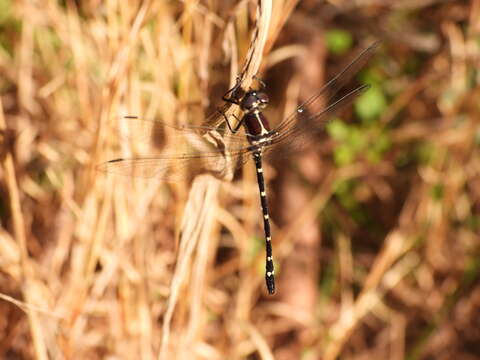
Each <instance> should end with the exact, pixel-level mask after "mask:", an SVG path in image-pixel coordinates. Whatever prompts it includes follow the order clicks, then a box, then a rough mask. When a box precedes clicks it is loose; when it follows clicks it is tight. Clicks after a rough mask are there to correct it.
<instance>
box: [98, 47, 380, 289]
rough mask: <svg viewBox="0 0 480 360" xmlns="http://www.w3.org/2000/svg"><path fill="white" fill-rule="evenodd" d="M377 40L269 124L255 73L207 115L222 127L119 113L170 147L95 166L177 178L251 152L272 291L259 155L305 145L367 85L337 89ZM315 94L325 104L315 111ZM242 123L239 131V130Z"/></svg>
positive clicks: (224, 165)
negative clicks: (252, 83)
mask: <svg viewBox="0 0 480 360" xmlns="http://www.w3.org/2000/svg"><path fill="white" fill-rule="evenodd" d="M378 45H379V42H375V43H373V44H371V45H370V46H369V47H367V48H366V49H364V50H363V51H361V52H360V54H359V55H357V57H356V58H355V59H354V60H353V61H351V62H350V63H349V64H348V65H347V66H346V67H345V68H344V69H343V70H342V71H341V72H339V73H338V74H337V75H336V76H335V77H333V78H332V79H331V80H330V81H328V82H327V83H326V84H325V85H324V86H323V87H322V88H320V89H319V90H318V91H317V92H316V93H315V94H314V95H312V96H311V97H310V98H309V99H308V100H307V101H305V102H304V103H303V104H301V105H300V106H298V107H297V108H296V109H295V111H294V112H293V113H292V114H291V115H290V116H288V117H286V118H285V119H284V120H282V121H281V122H280V123H279V125H277V126H276V127H275V128H273V129H272V128H271V127H270V124H269V122H268V120H267V118H266V116H265V115H264V114H263V110H264V109H265V108H266V107H267V105H268V103H269V98H268V95H267V93H266V84H265V83H264V82H263V81H262V80H260V79H258V78H255V79H256V80H257V81H258V83H259V86H258V87H257V88H249V89H248V91H246V90H244V89H242V87H241V81H239V80H237V84H236V85H235V86H234V87H233V88H232V89H230V90H228V91H227V92H226V93H225V95H224V96H223V97H222V99H223V100H224V101H225V105H224V106H223V108H221V109H219V110H218V111H217V112H216V113H215V114H213V115H212V116H210V117H209V118H207V121H206V122H205V123H207V124H209V123H211V120H215V119H217V118H218V117H221V118H223V119H221V121H222V123H225V124H226V126H224V128H223V129H221V127H220V126H219V125H216V126H209V125H204V126H192V125H178V126H175V125H170V124H166V123H163V122H160V121H156V120H145V119H141V118H139V117H137V116H126V117H123V118H121V119H119V126H120V127H123V128H127V129H129V133H130V134H131V139H132V140H133V141H142V140H143V141H144V142H149V141H150V142H154V141H158V139H163V141H166V142H167V143H170V144H172V145H173V148H172V149H171V150H170V151H168V150H164V151H162V152H160V154H155V155H151V154H148V155H146V156H138V157H130V158H125V157H122V158H116V159H113V160H109V161H107V162H105V163H103V164H100V165H99V169H100V170H102V171H104V172H107V173H114V174H120V175H128V176H139V177H143V178H158V179H162V180H164V181H176V180H178V179H183V178H186V177H187V176H189V175H190V176H191V175H192V174H199V173H210V174H212V175H214V176H216V177H219V178H223V177H225V176H226V175H227V174H229V173H232V171H234V170H235V169H236V168H238V167H241V166H242V165H243V164H244V163H245V162H246V161H248V160H249V159H251V158H253V160H254V162H255V168H256V175H257V183H258V189H259V193H260V204H261V209H262V215H263V227H264V235H265V255H266V256H265V257H266V259H265V282H266V287H267V291H268V293H269V294H270V295H272V294H274V293H275V269H274V261H273V250H272V234H271V227H270V214H269V209H268V201H267V193H266V189H265V179H264V176H263V165H262V160H263V158H264V157H265V156H272V155H273V156H274V155H275V154H276V153H283V154H284V153H287V154H289V153H291V152H295V151H301V150H302V149H305V148H306V147H307V146H308V144H309V140H311V139H313V137H312V135H314V134H316V133H318V132H319V131H321V130H322V129H323V125H324V124H325V123H326V122H327V121H328V120H329V119H330V118H332V116H333V115H334V114H336V113H337V112H339V111H340V110H342V109H344V108H345V107H347V106H349V105H350V104H351V103H352V102H353V101H354V100H355V99H356V98H357V97H358V96H359V95H360V94H362V93H364V92H365V91H366V90H368V89H369V87H370V85H368V84H364V85H360V86H358V87H356V88H354V89H353V90H351V91H348V92H346V93H344V94H343V95H341V96H338V95H337V94H338V93H339V91H340V90H341V89H342V88H344V87H345V85H346V84H347V83H348V82H349V81H350V80H351V79H352V78H353V77H354V76H355V75H356V74H357V73H358V72H359V71H360V69H361V68H362V67H363V66H364V65H365V64H366V63H367V62H368V60H369V59H370V58H371V57H372V55H373V54H374V53H375V50H376V49H377V47H378ZM335 95H337V97H335ZM320 99H322V101H324V102H326V103H327V104H328V105H327V106H325V107H324V108H323V109H322V110H320V111H315V109H316V107H317V108H318V105H319V103H320ZM232 105H235V106H237V107H239V109H240V110H241V113H242V114H243V115H242V117H241V118H238V117H236V116H235V115H233V114H232V115H233V116H234V117H235V119H236V120H237V124H236V125H235V126H232V124H231V123H230V120H229V118H228V117H229V116H227V115H226V113H225V109H226V108H227V107H228V106H232ZM217 120H218V119H217ZM242 127H243V128H244V130H245V131H244V134H239V133H238V132H239V130H240V129H241V128H242ZM160 142H161V141H160ZM179 144H182V145H179ZM167 148H168V147H167Z"/></svg>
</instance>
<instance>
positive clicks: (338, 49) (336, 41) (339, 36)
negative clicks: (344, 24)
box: [326, 29, 353, 55]
mask: <svg viewBox="0 0 480 360" xmlns="http://www.w3.org/2000/svg"><path fill="white" fill-rule="evenodd" d="M326 40H327V48H328V50H329V51H330V52H331V53H333V54H335V55H342V54H344V53H346V52H347V51H348V50H349V49H350V48H351V47H352V43H353V37H352V35H351V34H350V33H349V32H348V31H345V30H341V29H333V30H329V31H327V34H326Z"/></svg>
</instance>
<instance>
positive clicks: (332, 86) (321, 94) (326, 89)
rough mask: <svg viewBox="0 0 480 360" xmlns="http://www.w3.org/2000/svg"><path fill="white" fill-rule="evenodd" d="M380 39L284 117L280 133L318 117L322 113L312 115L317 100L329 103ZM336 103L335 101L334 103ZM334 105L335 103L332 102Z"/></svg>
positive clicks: (373, 49) (358, 68)
mask: <svg viewBox="0 0 480 360" xmlns="http://www.w3.org/2000/svg"><path fill="white" fill-rule="evenodd" d="M379 44H380V42H379V41H377V42H375V43H373V44H372V45H370V46H369V47H368V48H366V49H365V50H363V51H362V52H361V53H360V54H359V55H358V56H357V57H356V58H355V59H354V60H353V61H352V62H351V63H350V64H348V65H347V66H346V67H345V68H344V69H343V70H342V71H341V72H340V73H339V74H338V75H337V76H335V77H334V78H333V79H331V80H330V81H329V82H328V83H326V84H325V85H324V86H323V87H322V88H321V89H320V90H319V91H318V92H317V93H316V94H314V95H313V96H312V97H310V98H309V99H308V100H307V101H305V102H304V103H303V104H301V105H300V106H299V107H298V108H297V109H296V110H295V112H294V113H293V114H291V115H290V116H288V117H287V118H286V119H284V120H283V121H282V122H281V123H280V124H279V125H278V126H277V128H276V129H275V131H277V132H278V133H287V132H288V129H289V128H290V127H294V126H295V124H296V123H299V122H302V121H309V120H311V119H313V118H317V117H318V116H319V115H320V114H322V113H323V111H322V112H321V113H318V114H315V115H312V112H315V110H314V106H315V105H316V102H317V101H318V100H319V99H321V98H324V99H325V100H326V101H327V103H328V102H330V101H331V99H332V98H333V97H334V96H335V94H336V93H337V92H338V91H339V90H340V89H341V88H343V87H344V86H345V85H346V84H347V83H348V82H349V81H350V80H351V79H352V78H353V76H354V75H355V74H357V73H358V71H360V69H361V68H362V67H363V66H364V65H365V64H366V63H367V62H368V60H370V58H371V57H372V55H373V54H374V53H375V50H376V49H377V47H378V45H379ZM334 104H335V103H334ZM332 105H333V104H332Z"/></svg>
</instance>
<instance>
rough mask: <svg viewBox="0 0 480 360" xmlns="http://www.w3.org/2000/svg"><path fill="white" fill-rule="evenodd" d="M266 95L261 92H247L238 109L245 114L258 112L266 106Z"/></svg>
mask: <svg viewBox="0 0 480 360" xmlns="http://www.w3.org/2000/svg"><path fill="white" fill-rule="evenodd" d="M268 101H269V99H268V95H267V94H266V93H265V92H263V91H258V90H254V91H249V92H247V93H246V94H245V96H244V97H243V99H242V102H241V103H240V107H241V108H242V110H243V111H245V112H246V113H251V112H255V111H260V110H262V109H264V108H265V107H266V106H267V105H268Z"/></svg>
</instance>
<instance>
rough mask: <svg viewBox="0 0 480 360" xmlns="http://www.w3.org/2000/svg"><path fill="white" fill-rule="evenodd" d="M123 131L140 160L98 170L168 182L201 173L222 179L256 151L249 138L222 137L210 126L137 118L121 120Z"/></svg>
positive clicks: (126, 160)
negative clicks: (169, 123)
mask: <svg viewBox="0 0 480 360" xmlns="http://www.w3.org/2000/svg"><path fill="white" fill-rule="evenodd" d="M119 131H120V134H121V137H127V138H128V139H130V140H131V141H132V145H135V146H133V148H134V150H135V153H136V154H139V156H134V157H131V158H117V159H113V160H110V161H107V162H105V163H103V164H100V165H98V166H97V169H98V170H100V171H103V172H107V173H113V174H118V175H124V176H129V177H130V176H133V177H142V178H153V177H157V178H160V179H163V180H166V181H171V180H178V179H181V178H188V177H189V176H193V175H197V174H201V173H210V174H212V175H214V176H217V177H220V178H222V177H227V176H228V175H229V174H232V173H233V171H234V170H235V169H236V168H238V167H239V166H241V164H243V163H244V162H245V161H247V160H248V159H249V156H248V155H249V154H250V152H251V151H252V150H253V149H254V148H253V147H252V146H251V145H250V144H249V142H248V140H247V138H246V136H245V135H235V134H229V133H228V134H220V133H219V129H218V128H214V127H208V126H173V125H168V124H165V123H162V122H158V121H149V120H144V119H140V118H138V117H136V116H127V117H124V118H121V119H120V120H119ZM137 143H140V144H143V145H147V146H146V147H142V146H138V144H137Z"/></svg>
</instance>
